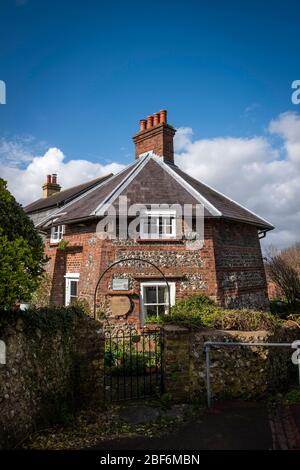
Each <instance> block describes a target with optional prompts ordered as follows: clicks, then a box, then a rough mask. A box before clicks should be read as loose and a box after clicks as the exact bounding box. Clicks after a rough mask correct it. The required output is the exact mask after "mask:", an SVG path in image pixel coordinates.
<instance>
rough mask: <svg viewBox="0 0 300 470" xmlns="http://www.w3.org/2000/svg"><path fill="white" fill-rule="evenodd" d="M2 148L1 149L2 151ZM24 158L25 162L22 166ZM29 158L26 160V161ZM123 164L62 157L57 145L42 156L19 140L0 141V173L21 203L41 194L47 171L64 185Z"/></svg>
mask: <svg viewBox="0 0 300 470" xmlns="http://www.w3.org/2000/svg"><path fill="white" fill-rule="evenodd" d="M1 149H2V151H1ZM24 162H26V163H27V166H26V167H25V168H23V165H24ZM28 162H29V163H28ZM122 168H124V165H120V164H119V163H108V164H105V165H103V164H101V163H92V162H89V161H88V160H69V161H68V162H66V161H65V156H64V154H63V153H62V151H61V150H59V149H57V148H55V147H54V148H49V150H47V152H46V153H45V154H44V155H42V156H34V155H32V154H30V153H29V152H28V150H25V147H24V148H22V145H21V144H20V142H19V143H18V145H17V146H16V143H15V142H9V141H8V142H5V141H2V144H1V143H0V175H1V177H2V178H4V179H5V180H7V182H8V189H9V190H10V191H11V192H12V193H13V195H14V196H15V198H16V199H17V200H18V201H19V202H21V203H22V204H24V205H25V204H28V203H29V202H32V201H34V200H36V199H39V198H40V197H41V196H42V185H43V183H44V182H45V180H46V175H47V174H51V173H57V174H58V181H59V183H60V184H61V186H62V188H63V189H66V188H68V187H70V186H74V185H76V184H80V183H83V182H85V181H88V180H91V179H94V178H97V177H98V176H103V175H106V174H108V173H117V172H118V171H120V170H121V169H122Z"/></svg>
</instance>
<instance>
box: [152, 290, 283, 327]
mask: <svg viewBox="0 0 300 470" xmlns="http://www.w3.org/2000/svg"><path fill="white" fill-rule="evenodd" d="M148 322H149V323H151V322H153V323H159V324H166V323H172V324H177V325H182V326H186V327H196V328H197V327H198V328H199V327H201V328H215V329H222V330H241V331H247V330H263V329H266V330H273V329H275V327H276V326H277V325H278V324H279V320H278V319H276V318H275V317H274V316H273V315H271V314H269V313H267V312H262V311H255V310H248V309H242V310H229V309H223V308H221V307H219V306H217V305H216V304H215V303H214V302H213V300H211V299H210V298H209V297H207V296H204V295H198V296H192V297H188V298H186V299H183V300H179V301H178V302H177V303H176V305H175V306H174V307H172V309H171V314H170V315H164V316H161V317H160V318H159V319H156V321H155V319H153V318H152V317H151V318H149V319H148Z"/></svg>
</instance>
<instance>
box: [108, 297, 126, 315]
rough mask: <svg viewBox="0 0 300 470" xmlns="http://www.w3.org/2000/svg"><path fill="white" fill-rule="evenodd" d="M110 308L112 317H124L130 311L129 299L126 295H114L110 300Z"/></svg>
mask: <svg viewBox="0 0 300 470" xmlns="http://www.w3.org/2000/svg"><path fill="white" fill-rule="evenodd" d="M110 307H111V313H112V314H113V315H114V316H119V315H120V316H121V315H126V314H127V313H128V312H129V311H130V309H131V302H130V298H129V297H127V295H114V296H112V297H111V298H110Z"/></svg>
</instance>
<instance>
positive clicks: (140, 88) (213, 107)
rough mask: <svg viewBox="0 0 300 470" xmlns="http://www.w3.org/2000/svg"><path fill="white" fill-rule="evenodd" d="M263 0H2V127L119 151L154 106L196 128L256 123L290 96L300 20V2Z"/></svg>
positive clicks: (94, 156) (126, 151)
mask: <svg viewBox="0 0 300 470" xmlns="http://www.w3.org/2000/svg"><path fill="white" fill-rule="evenodd" d="M262 3H263V2H261V1H260V2H256V1H248V2H233V1H226V2H225V1H223V2H222V1H202V2H200V1H188V2H186V1H176V0H175V1H168V0H166V1H164V2H161V1H160V2H157V1H155V0H154V1H151V2H143V1H141V0H140V1H138V2H135V1H118V0H116V1H114V2H101V1H92V0H84V1H81V0H76V1H74V2H70V1H67V0H64V1H55V0H51V1H47V0H42V1H41V0H27V1H25V0H2V1H1V6H0V16H1V30H0V78H1V79H2V80H5V82H6V84H7V105H6V106H1V107H0V132H1V134H2V135H5V136H11V135H23V134H24V135H27V134H29V135H32V136H34V137H35V138H36V139H37V140H38V141H43V142H46V143H47V144H49V145H55V146H58V147H59V148H62V149H63V150H64V152H65V154H66V155H67V158H89V159H90V160H92V161H96V160H99V159H101V160H103V161H105V160H119V161H122V162H124V161H125V162H128V161H130V158H131V157H129V155H130V154H131V155H132V154H133V145H132V143H131V140H130V138H131V136H132V135H133V134H134V132H135V131H136V130H137V122H138V120H139V119H140V118H142V117H144V116H145V115H147V114H151V113H153V112H155V111H157V110H159V109H161V108H167V109H168V111H169V119H170V122H172V123H173V124H174V125H175V126H177V127H178V126H190V127H192V128H193V130H194V134H195V137H199V138H201V137H207V138H209V137H214V136H218V135H235V136H240V135H243V136H245V135H253V134H261V133H262V132H263V131H264V127H265V126H266V123H267V122H268V121H269V119H271V118H272V117H274V116H275V115H277V114H278V113H279V112H282V111H287V110H288V109H292V108H293V107H295V106H294V105H292V103H291V100H290V94H291V93H290V86H291V81H292V80H293V79H295V78H297V77H298V75H299V59H298V58H299V22H300V4H299V2H297V1H292V2H291V1H280V2H278V1H272V3H270V2H264V5H263V4H262ZM247 110H249V111H247Z"/></svg>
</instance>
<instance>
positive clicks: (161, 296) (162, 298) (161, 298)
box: [157, 286, 167, 304]
mask: <svg viewBox="0 0 300 470" xmlns="http://www.w3.org/2000/svg"><path fill="white" fill-rule="evenodd" d="M157 290H158V303H159V304H164V303H165V302H166V291H167V288H166V286H157Z"/></svg>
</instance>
